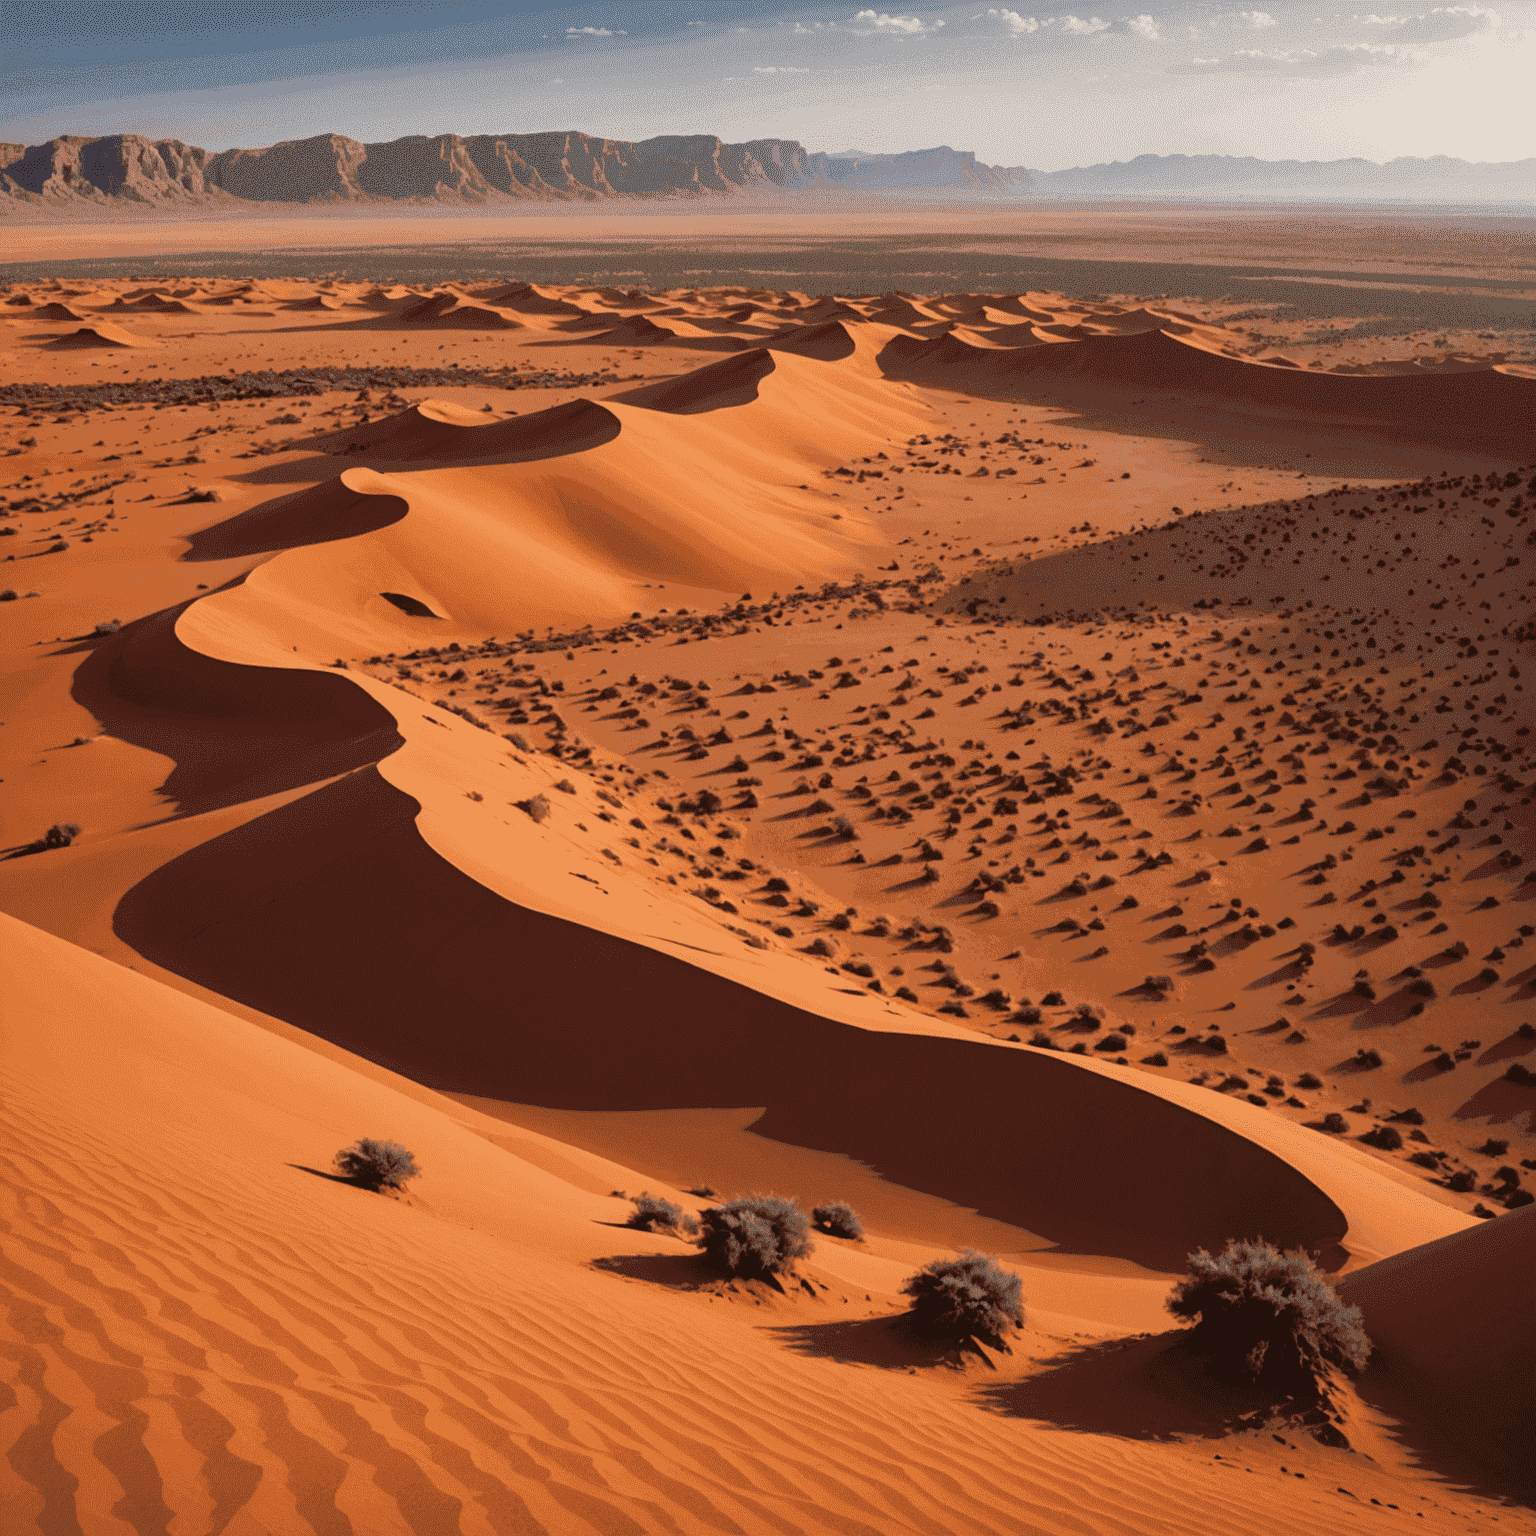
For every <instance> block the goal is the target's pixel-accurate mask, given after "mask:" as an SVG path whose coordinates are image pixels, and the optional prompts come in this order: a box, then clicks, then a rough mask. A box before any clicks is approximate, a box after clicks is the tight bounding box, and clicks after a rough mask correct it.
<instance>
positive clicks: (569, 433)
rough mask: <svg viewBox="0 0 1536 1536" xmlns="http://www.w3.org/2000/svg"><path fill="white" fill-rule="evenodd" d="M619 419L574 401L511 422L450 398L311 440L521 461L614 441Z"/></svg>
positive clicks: (325, 447) (411, 454)
mask: <svg viewBox="0 0 1536 1536" xmlns="http://www.w3.org/2000/svg"><path fill="white" fill-rule="evenodd" d="M618 433H619V420H618V418H617V417H616V416H615V415H614V414H613V413H612V412H611V411H609V410H608V409H607V408H606V407H604V406H601V405H596V404H594V403H593V402H592V401H590V400H573V401H571V402H569V403H568V404H566V405H557V406H552V407H551V408H550V409H548V410H545V411H532V412H530V413H528V414H527V415H525V416H514V417H512V418H510V419H509V420H505V421H489V422H488V421H487V420H486V419H485V415H484V413H483V412H476V411H467V410H465V409H463V407H461V406H457V405H454V404H453V403H452V402H450V401H444V400H423V401H421V402H420V403H419V404H416V405H413V406H409V407H407V408H406V409H405V410H403V411H399V412H397V413H396V414H394V415H392V416H386V417H384V418H383V419H382V420H379V421H376V422H369V423H367V424H366V425H362V426H356V427H347V428H343V429H342V430H341V431H339V432H330V433H324V434H322V435H320V436H318V437H313V438H310V439H308V440H307V441H306V442H305V445H304V446H305V447H306V448H314V449H318V450H320V451H321V452H323V453H347V454H354V453H363V454H368V455H370V456H372V457H377V458H380V459H388V460H392V461H393V460H424V459H439V460H446V459H453V460H457V461H461V462H465V463H467V462H470V461H472V460H476V459H501V460H504V461H506V462H508V463H521V462H525V461H527V460H531V459H545V458H555V457H559V456H561V455H565V454H572V453H580V452H582V451H584V450H586V449H589V448H595V447H597V446H599V445H600V444H602V443H606V442H610V441H612V439H613V438H615V437H616V436H617V435H618Z"/></svg>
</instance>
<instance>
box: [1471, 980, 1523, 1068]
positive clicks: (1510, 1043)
mask: <svg viewBox="0 0 1536 1536" xmlns="http://www.w3.org/2000/svg"><path fill="white" fill-rule="evenodd" d="M1515 979H1516V980H1517V981H1518V980H1519V977H1516V978H1515ZM1532 1051H1536V1034H1529V1035H1522V1034H1521V1033H1520V1031H1519V1030H1518V1029H1515V1030H1512V1031H1511V1032H1510V1033H1509V1034H1507V1035H1505V1037H1504V1038H1503V1039H1502V1040H1496V1041H1494V1043H1493V1044H1492V1045H1490V1046H1489V1047H1488V1048H1487V1049H1486V1050H1485V1051H1484V1052H1483V1053H1482V1055H1481V1056H1479V1057H1478V1058H1477V1065H1478V1066H1480V1067H1486V1066H1489V1065H1490V1064H1491V1063H1493V1062H1496V1061H1508V1060H1509V1059H1510V1057H1512V1056H1529V1055H1530V1054H1531V1052H1532Z"/></svg>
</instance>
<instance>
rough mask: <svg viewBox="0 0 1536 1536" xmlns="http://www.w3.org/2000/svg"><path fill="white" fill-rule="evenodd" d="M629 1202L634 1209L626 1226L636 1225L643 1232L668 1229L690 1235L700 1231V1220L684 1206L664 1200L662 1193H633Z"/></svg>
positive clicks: (646, 1191)
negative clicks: (695, 1218)
mask: <svg viewBox="0 0 1536 1536" xmlns="http://www.w3.org/2000/svg"><path fill="white" fill-rule="evenodd" d="M629 1202H630V1204H631V1205H633V1206H634V1210H633V1211H631V1212H630V1213H629V1220H628V1221H626V1222H625V1223H624V1225H625V1226H626V1227H635V1228H637V1229H638V1230H639V1231H641V1232H656V1231H666V1232H678V1233H687V1234H688V1235H689V1236H692V1234H693V1233H695V1232H696V1231H698V1227H699V1224H698V1222H697V1221H695V1220H694V1218H693V1217H692V1216H689V1215H688V1214H686V1212H684V1210H683V1208H682V1206H680V1205H678V1204H677V1203H676V1202H675V1201H672V1200H664V1199H663V1198H662V1197H661V1196H660V1195H653V1194H651V1193H650V1191H649V1190H642V1191H641V1192H640V1193H639V1194H638V1195H631V1196H630V1197H629Z"/></svg>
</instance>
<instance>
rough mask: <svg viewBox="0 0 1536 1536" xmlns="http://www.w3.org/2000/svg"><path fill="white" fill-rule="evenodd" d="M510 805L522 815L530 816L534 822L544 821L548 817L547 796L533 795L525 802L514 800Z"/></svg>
mask: <svg viewBox="0 0 1536 1536" xmlns="http://www.w3.org/2000/svg"><path fill="white" fill-rule="evenodd" d="M512 803H513V805H515V806H516V807H517V808H518V810H520V811H522V812H523V813H524V815H527V816H531V817H532V818H533V819H534V820H535V821H545V820H547V819H548V817H549V797H548V796H547V795H533V796H530V798H528V799H527V800H514V801H513V802H512Z"/></svg>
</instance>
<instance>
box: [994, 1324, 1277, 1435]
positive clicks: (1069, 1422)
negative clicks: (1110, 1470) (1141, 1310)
mask: <svg viewBox="0 0 1536 1536" xmlns="http://www.w3.org/2000/svg"><path fill="white" fill-rule="evenodd" d="M1184 1338H1185V1335H1184V1334H1183V1333H1182V1331H1179V1330H1174V1331H1171V1332H1169V1333H1160V1334H1152V1335H1142V1336H1140V1337H1138V1338H1133V1339H1111V1340H1107V1341H1106V1342H1104V1343H1102V1344H1090V1345H1088V1346H1086V1347H1084V1348H1080V1349H1071V1350H1068V1351H1067V1352H1066V1353H1064V1354H1061V1355H1058V1356H1056V1358H1055V1359H1053V1360H1048V1361H1045V1362H1044V1364H1043V1368H1042V1369H1041V1370H1040V1371H1039V1372H1038V1373H1036V1374H1034V1375H1031V1376H1029V1377H1027V1378H1025V1379H1024V1380H1023V1381H1009V1382H999V1383H997V1384H996V1385H993V1386H986V1387H983V1388H982V1389H981V1391H980V1394H979V1395H980V1397H981V1399H982V1401H983V1402H985V1403H986V1404H987V1405H988V1406H990V1407H992V1408H994V1409H996V1410H997V1411H998V1412H1000V1413H1005V1414H1007V1415H1009V1416H1010V1417H1011V1418H1021V1419H1036V1420H1042V1421H1044V1422H1046V1423H1049V1424H1055V1425H1056V1426H1057V1427H1058V1428H1061V1429H1067V1430H1073V1431H1076V1432H1078V1433H1084V1434H1099V1435H1119V1436H1121V1437H1122V1438H1125V1439H1129V1440H1163V1441H1168V1440H1183V1439H1188V1438H1191V1437H1199V1438H1202V1439H1217V1438H1220V1437H1221V1436H1224V1435H1227V1434H1230V1433H1231V1432H1232V1430H1233V1429H1234V1428H1236V1427H1238V1425H1239V1421H1240V1420H1244V1419H1249V1418H1251V1417H1253V1416H1255V1415H1259V1416H1263V1415H1266V1414H1267V1413H1269V1412H1270V1411H1273V1410H1275V1409H1277V1408H1278V1407H1279V1406H1280V1405H1281V1404H1282V1403H1285V1402H1288V1401H1289V1399H1288V1398H1286V1397H1285V1396H1284V1395H1283V1394H1280V1393H1276V1392H1273V1391H1266V1390H1261V1389H1259V1388H1244V1387H1237V1386H1231V1385H1228V1384H1227V1383H1225V1382H1222V1381H1219V1380H1218V1379H1217V1378H1215V1377H1214V1376H1212V1375H1211V1373H1210V1371H1209V1370H1208V1369H1207V1367H1206V1365H1205V1362H1204V1361H1203V1360H1202V1359H1201V1358H1200V1357H1199V1356H1198V1355H1195V1354H1193V1353H1192V1352H1191V1351H1190V1350H1188V1349H1186V1348H1184V1347H1183V1341H1184Z"/></svg>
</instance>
